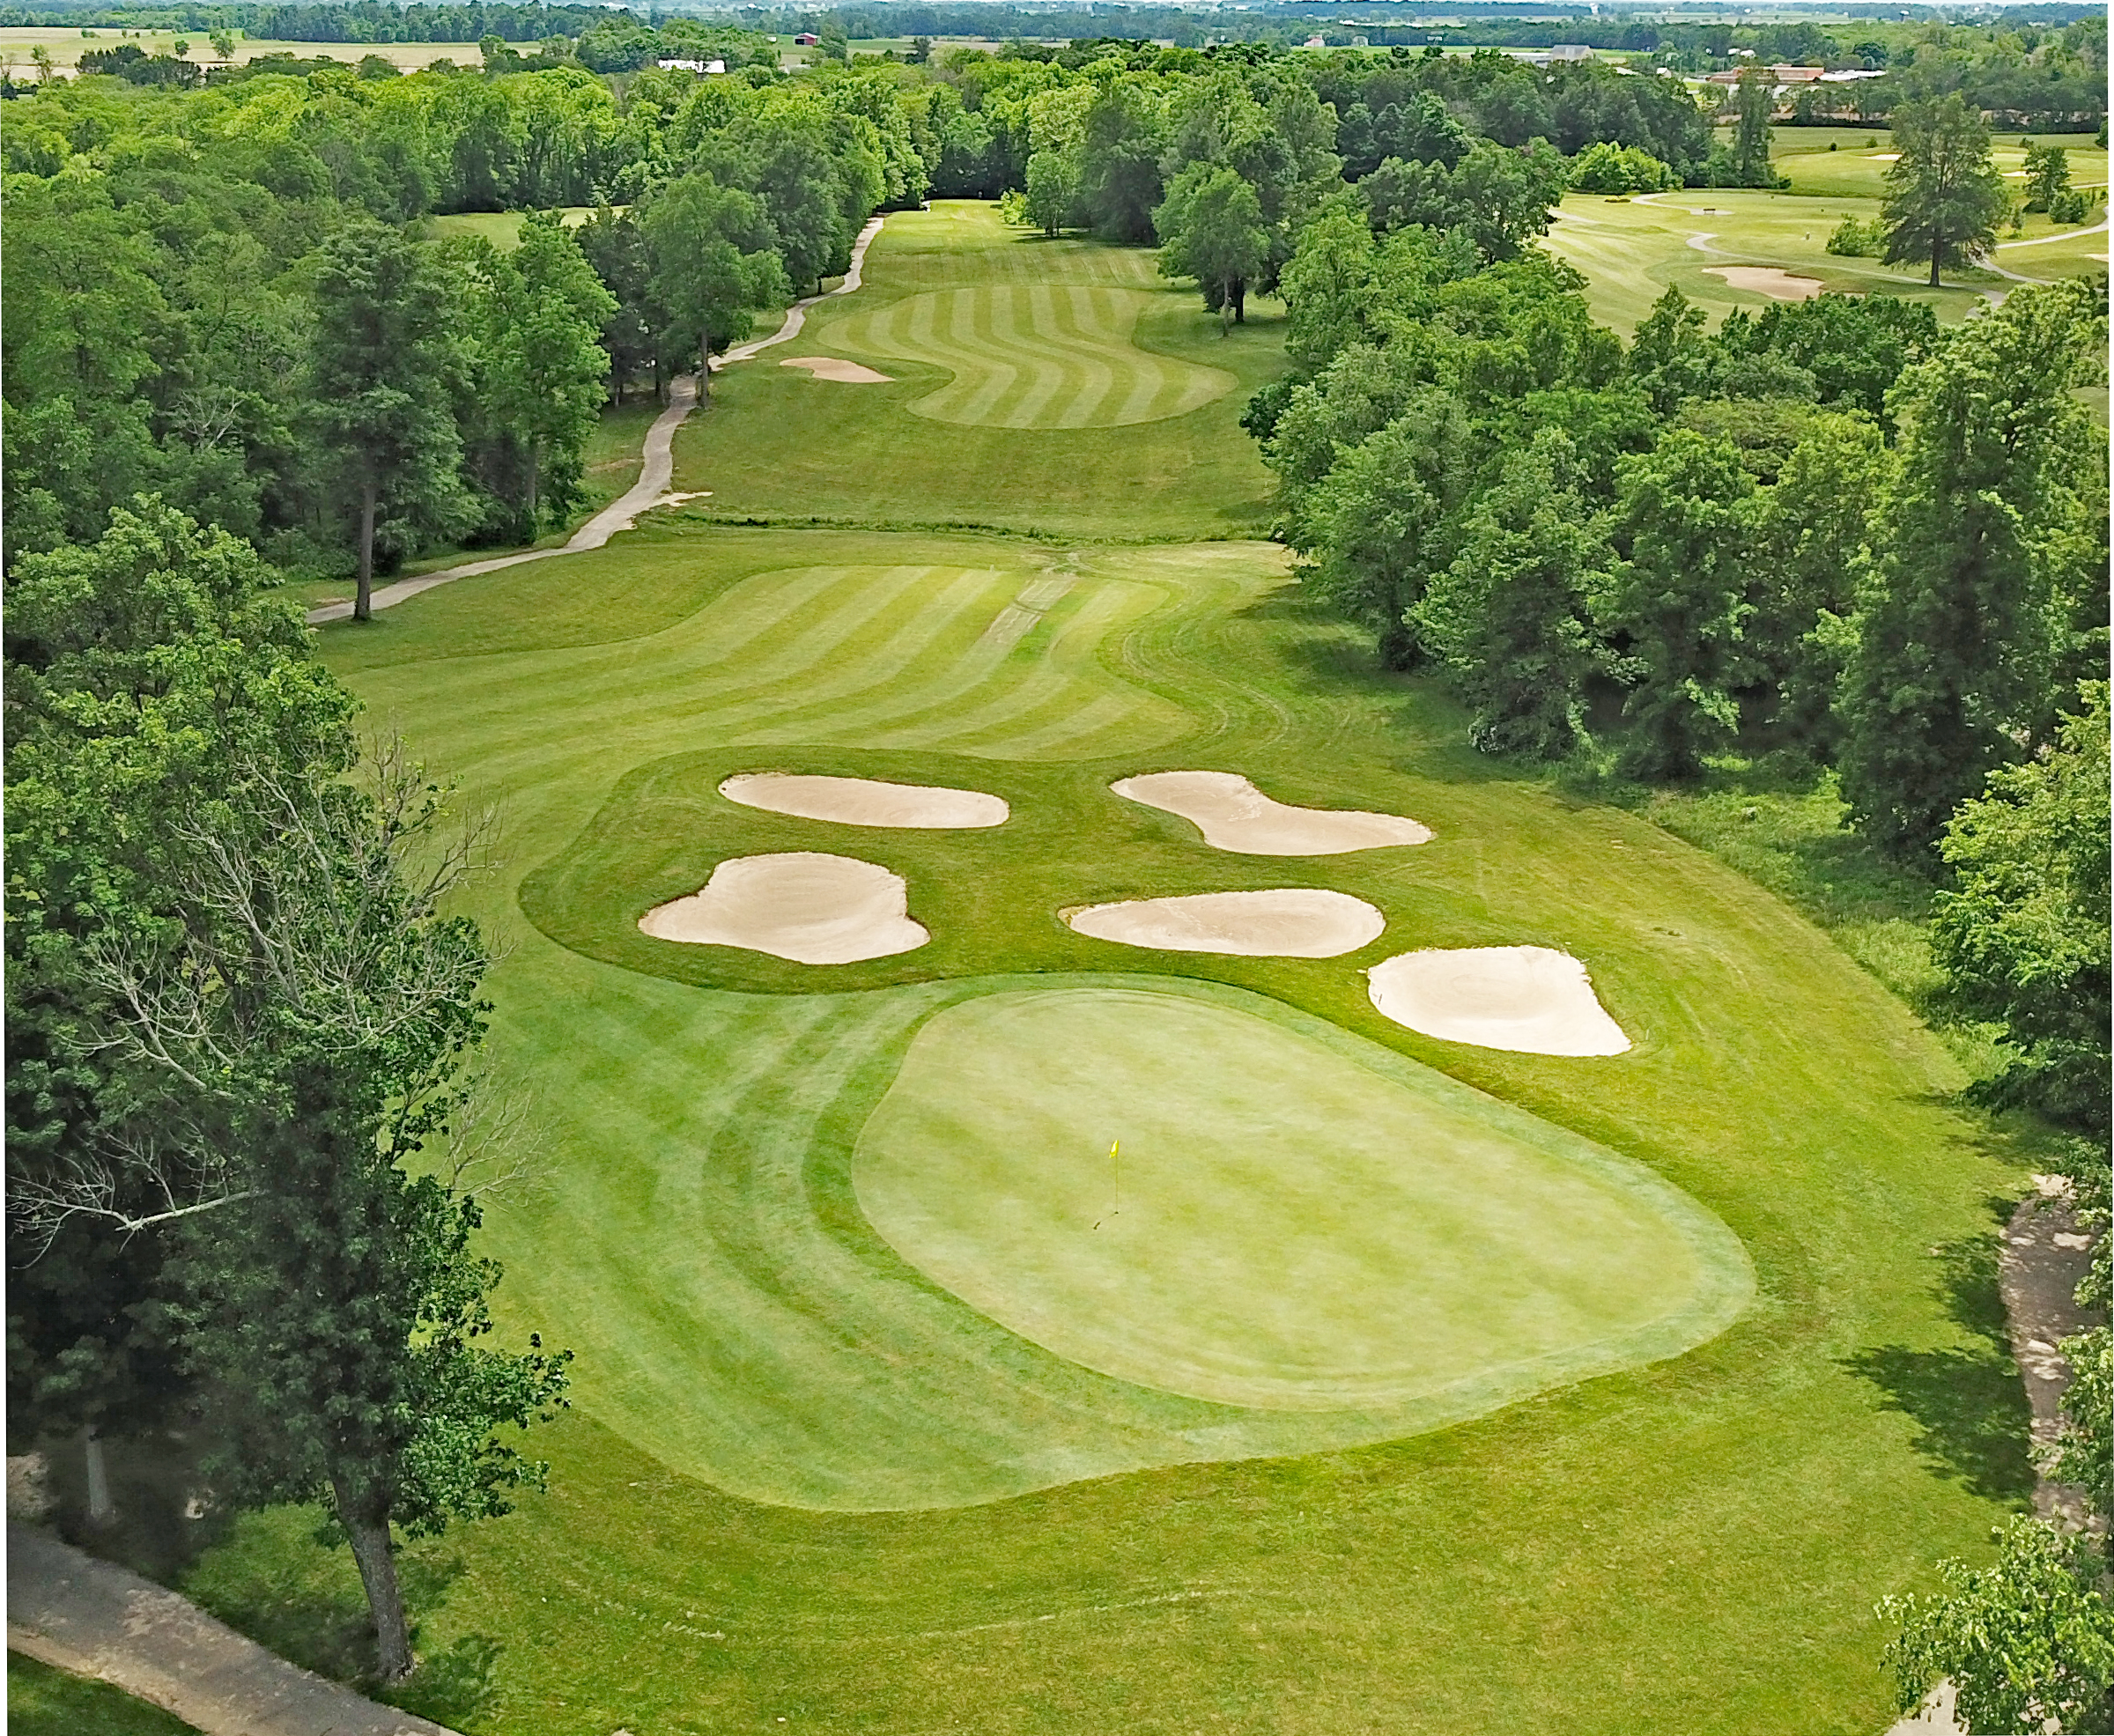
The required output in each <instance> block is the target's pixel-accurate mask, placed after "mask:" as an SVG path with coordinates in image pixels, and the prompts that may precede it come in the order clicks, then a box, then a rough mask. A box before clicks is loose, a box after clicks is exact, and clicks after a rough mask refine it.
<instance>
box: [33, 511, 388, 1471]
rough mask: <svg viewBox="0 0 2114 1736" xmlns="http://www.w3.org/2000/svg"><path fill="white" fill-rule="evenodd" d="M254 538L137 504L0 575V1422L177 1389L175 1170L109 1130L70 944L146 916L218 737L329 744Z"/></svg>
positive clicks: (118, 1100) (116, 1126)
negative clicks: (3, 1125) (2, 1098)
mask: <svg viewBox="0 0 2114 1736" xmlns="http://www.w3.org/2000/svg"><path fill="white" fill-rule="evenodd" d="M276 585H277V575H276V574H275V573H272V572H271V571H270V569H269V568H267V567H266V566H265V565H264V564H263V563H262V561H261V560H259V559H258V558H257V556H256V553H255V550H252V549H251V548H249V547H248V545H247V544H245V543H241V542H240V541H238V540H237V539H236V538H235V537H233V536H229V535H227V534H226V533H225V532H222V531H202V530H201V529H199V528H198V527H197V526H196V524H194V523H192V522H191V521H189V520H188V519H186V518H185V517H184V516H183V515H182V514H181V513H177V512H174V510H172V509H171V508H169V507H167V506H163V505H162V504H161V503H159V501H155V500H144V501H139V502H137V503H135V504H134V505H133V506H130V507H126V508H121V509H119V510H117V511H115V512H114V513H112V515H111V520H110V523H109V525H108V528H107V530H106V531H105V533H104V534H103V536H100V537H99V538H97V539H96V540H95V541H94V542H92V543H89V544H87V545H85V546H81V547H67V548H63V549H58V550H53V551H51V552H49V553H46V554H39V555H29V556H25V557H24V558H22V559H21V560H20V561H19V562H18V565H16V567H15V569H14V571H13V572H12V573H11V574H10V575H9V578H8V582H7V587H6V605H7V606H6V613H5V627H6V663H5V686H6V691H7V696H8V729H7V738H6V754H7V758H6V787H7V801H6V804H5V809H4V813H5V820H6V843H7V849H6V864H7V910H8V921H7V926H6V959H7V969H6V973H5V978H4V983H5V990H6V1023H7V1033H8V1067H7V1094H6V1095H7V1140H6V1157H7V1178H8V1189H7V1200H8V1208H9V1230H10V1233H9V1237H8V1254H9V1262H10V1271H9V1283H8V1290H7V1304H8V1343H9V1349H8V1396H9V1427H10V1429H11V1430H14V1431H15V1432H16V1433H17V1434H18V1437H24V1438H27V1437H33V1436H36V1435H40V1434H46V1435H48V1434H55V1433H58V1432H62V1431H64V1430H69V1429H83V1428H85V1429H92V1430H94V1431H97V1432H99V1433H101V1434H108V1435H122V1434H126V1433H129V1432H134V1431H137V1430H139V1429H145V1428H147V1427H149V1426H152V1425H155V1424H159V1423H162V1422H167V1421H168V1420H169V1415H168V1407H169V1406H170V1405H171V1403H172V1402H173V1401H174V1400H175V1399H176V1398H177V1397H178V1395H179V1394H181V1393H182V1392H186V1391H188V1386H189V1381H188V1376H186V1375H185V1373H184V1372H183V1370H182V1367H181V1354H180V1348H179V1347H180V1338H181V1333H180V1329H179V1328H180V1322H179V1319H178V1315H177V1312H176V1304H177V1302H178V1300H179V1290H178V1287H177V1285H176V1283H175V1281H174V1278H173V1276H172V1275H171V1272H170V1261H171V1260H172V1258H173V1256H174V1254H175V1252H177V1251H178V1244H177V1241H176V1230H177V1228H178V1226H179V1224H180V1223H181V1218H182V1216H183V1215H184V1214H185V1213H186V1212H187V1211H188V1209H189V1208H191V1207H193V1206H194V1205H195V1204H196V1203H197V1201H198V1200H199V1199H200V1197H201V1195H200V1193H199V1192H198V1190H197V1187H196V1185H195V1184H196V1180H197V1179H198V1178H196V1177H194V1176H193V1175H191V1174H188V1173H186V1172H182V1171H174V1172H173V1171H168V1170H166V1168H164V1169H156V1168H154V1167H152V1166H151V1165H149V1164H147V1163H144V1162H143V1161H142V1160H143V1158H144V1155H145V1154H144V1152H143V1150H142V1149H141V1148H140V1147H139V1146H138V1145H137V1142H136V1141H133V1140H131V1139H130V1138H129V1136H128V1126H129V1121H130V1119H131V1117H132V1112H133V1106H134V1104H135V1100H136V1099H135V1092H134V1090H133V1084H132V1082H131V1081H130V1080H129V1077H128V1076H127V1075H126V1073H125V1071H124V1069H122V1067H118V1066H117V1065H116V1064H115V1060H114V1058H113V1056H112V1055H111V1054H110V1053H108V1052H107V1051H105V1050H102V1049H100V1048H99V1047H98V1046H97V1045H95V1044H94V1042H93V1041H92V1033H93V1032H94V1031H95V1030H96V1029H97V1028H98V1027H99V1026H100V1025H102V1024H105V1023H107V1022H108V1020H109V1019H110V1018H111V1017H112V1016H114V1008H112V1006H111V1003H110V1000H109V997H108V995H107V993H105V992H104V991H103V990H101V989H100V988H98V987H97V986H95V984H94V983H93V982H92V980H91V972H90V964H91V961H92V959H93V958H94V957H97V956H99V955H100V954H101V953H104V952H106V951H107V950H108V949H112V948H115V947H124V946H128V945H132V944H135V943H137V942H139V941H140V940H141V938H142V937H144V936H151V935H152V934H154V933H155V932H156V930H157V928H158V927H159V925H161V924H163V923H164V922H166V920H168V917H169V904H168V900H167V897H166V890H165V888H166V882H167V879H168V877H169V875H170V874H171V872H172V871H173V868H174V863H175V862H176V861H177V860H178V858H179V857H180V856H181V853H182V848H183V846H182V845H181V841H180V839H179V838H178V837H177V828H178V825H179V824H180V823H181V821H182V819H183V818H184V817H185V816H188V815H191V814H193V813H195V812H196V811H197V810H198V809H201V808H202V807H203V805H204V804H205V803H207V802H211V801H212V800H213V799H214V798H215V797H217V796H218V794H221V793H223V792H224V791H225V789H226V787H228V785H229V783H230V781H231V780H232V778H233V770H232V766H233V758H234V757H235V756H236V755H238V754H240V756H242V757H250V758H272V759H278V760H282V761H284V762H285V764H287V765H292V766H295V767H299V768H305V769H307V768H313V771H314V775H316V776H319V777H323V778H328V777H329V776H332V775H334V774H335V772H336V771H337V770H338V769H340V768H341V767H342V766H343V765H344V763H345V757H346V755H347V752H348V750H349V742H350V737H349V735H348V732H347V720H348V718H349V715H350V713H351V700H350V698H349V697H348V696H347V695H346V694H345V692H344V690H343V689H342V688H340V687H339V686H338V685H337V683H336V682H334V681H332V680H331V679H330V678H329V676H328V675H327V674H326V673H325V672H324V671H323V670H322V669H321V667H320V666H318V665H317V664H315V663H314V661H312V660H311V658H310V656H309V636H308V633H307V629H306V627H305V626H304V625H303V624H302V622H301V620H300V617H299V615H298V614H297V613H296V612H295V611H294V610H293V609H292V608H291V607H289V606H288V605H287V604H286V603H285V602H283V601H282V600H280V599H279V598H278V597H277V596H276V595H273V594H272V593H273V588H274V587H275V586H276Z"/></svg>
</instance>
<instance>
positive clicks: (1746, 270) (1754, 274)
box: [1704, 265, 1821, 301]
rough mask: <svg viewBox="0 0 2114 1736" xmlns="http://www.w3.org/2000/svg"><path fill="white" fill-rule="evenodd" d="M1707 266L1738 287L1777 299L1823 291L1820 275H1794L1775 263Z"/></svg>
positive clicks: (1708, 270) (1801, 297)
mask: <svg viewBox="0 0 2114 1736" xmlns="http://www.w3.org/2000/svg"><path fill="white" fill-rule="evenodd" d="M1704 271H1705V272H1706V273H1707V274H1708V275H1709V276H1711V277H1723V278H1724V279H1725V280H1726V283H1728V284H1731V285H1732V286H1733V288H1734V289H1736V290H1753V291H1754V292H1755V293H1756V294H1757V295H1766V296H1768V297H1769V298H1770V299H1771V300H1774V301H1811V300H1812V299H1814V297H1815V296H1816V295H1818V294H1819V293H1820V292H1821V280H1820V279H1819V278H1818V277H1792V275H1791V273H1790V272H1788V271H1785V270H1781V269H1779V268H1778V267H1777V266H1774V265H1706V266H1705V267H1704Z"/></svg>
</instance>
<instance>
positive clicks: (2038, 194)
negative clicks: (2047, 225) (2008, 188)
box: [2026, 144, 2070, 211]
mask: <svg viewBox="0 0 2114 1736" xmlns="http://www.w3.org/2000/svg"><path fill="white" fill-rule="evenodd" d="M2069 185H2070V153H2069V152H2068V151H2066V150H2064V149H2063V147H2062V146H2061V145H2059V144H2029V145H2028V146H2027V147H2026V209H2027V210H2028V211H2046V210H2047V209H2048V207H2049V206H2051V204H2053V203H2055V202H2056V200H2057V199H2059V198H2060V197H2061V196H2062V195H2063V193H2064V191H2065V190H2066V188H2068V187H2069Z"/></svg>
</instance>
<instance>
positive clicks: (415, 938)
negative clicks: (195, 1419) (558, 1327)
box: [89, 750, 570, 1681]
mask: <svg viewBox="0 0 2114 1736" xmlns="http://www.w3.org/2000/svg"><path fill="white" fill-rule="evenodd" d="M368 769H369V770H370V772H371V773H372V775H371V777H370V778H369V779H366V781H365V782H364V783H354V782H351V781H346V780H334V781H322V780H318V779H315V778H314V777H313V776H308V775H303V774H299V773H294V772H290V770H289V768H286V767H285V766H283V765H277V764H274V763H270V762H262V763H245V762H243V761H241V760H237V761H236V762H235V763H234V764H233V765H232V766H231V767H230V770H231V772H232V773H233V779H232V781H231V784H230V787H228V789H227V790H226V791H225V793H224V794H221V795H220V796H219V797H218V798H217V799H214V800H211V801H209V802H204V803H203V804H201V806H200V807H199V809H197V810H196V812H195V813H193V814H192V815H190V816H187V817H185V818H184V819H182V820H181V821H179V822H178V823H177V824H176V826H175V827H174V835H175V837H176V838H177V840H178V841H179V843H180V845H181V857H180V859H179V861H178V862H177V864H176V865H175V869H174V872H173V873H172V874H171V875H170V876H169V879H168V882H167V886H166V890H167V892H168V894H169V896H170V903H171V906H172V910H171V920H170V921H169V922H168V923H166V924H165V925H164V926H163V927H162V928H161V930H160V931H159V932H158V933H155V934H148V935H140V936H136V937H133V938H131V939H130V940H129V942H127V943H125V944H121V945H113V946H110V947H107V948H106V949H102V950H100V952H99V953H98V954H96V955H95V956H94V957H92V959H91V961H90V971H89V975H90V977H91V979H92V980H94V981H95V982H96V983H97V984H98V986H100V988H101V989H102V990H103V991H104V993H105V994H107V996H108V1004H109V1005H110V1006H111V1007H112V1008H113V1009H114V1016H113V1017H112V1018H111V1019H110V1020H109V1022H108V1023H107V1025H105V1026H104V1028H103V1029H101V1030H100V1031H99V1032H98V1033H97V1037H98V1039H99V1040H100V1042H101V1043H102V1044H103V1045H106V1047H107V1050H108V1052H109V1053H113V1054H114V1055H115V1057H116V1058H117V1059H118V1060H120V1062H121V1063H122V1064H123V1065H125V1066H126V1067H129V1069H131V1071H132V1073H133V1076H134V1077H135V1079H136V1080H137V1104H136V1108H135V1112H134V1115H133V1118H132V1120H133V1127H132V1134H133V1138H134V1140H135V1141H136V1144H137V1146H138V1148H139V1149H142V1150H143V1151H144V1152H146V1153H147V1157H146V1161H148V1162H150V1163H155V1164H157V1165H167V1166H171V1167H181V1170H182V1171H183V1172H184V1173H186V1174H188V1175H190V1176H193V1177H195V1178H197V1185H198V1186H199V1187H200V1189H201V1193H202V1198H201V1200H200V1201H199V1205H198V1208H197V1212H196V1215H193V1216H192V1217H191V1218H190V1219H189V1220H188V1223H187V1230H188V1236H187V1238H186V1239H187V1242H188V1249H187V1257H186V1261H185V1267H186V1286H187V1289H188V1294H189V1304H188V1314H189V1319H188V1333H187V1338H188V1346H189V1348H190V1352H191V1355H192V1357H193V1359H194V1360H195V1362H196V1364H197V1366H198V1367H199V1368H200V1370H202V1371H203V1372H204V1373H205V1374H207V1375H208V1376H210V1377H211V1379H212V1381H213V1383H214V1385H215V1388H216V1390H217V1391H218V1392H219V1393H220V1394H221V1395H222V1401H221V1404H220V1406H219V1408H218V1413H217V1415H216V1421H217V1422H218V1430H219V1432H220V1434H221V1436H222V1437H223V1439H224V1443H225V1445H224V1448H223V1450H222V1451H220V1452H218V1453H217V1454H215V1455H214V1456H213V1458H212V1459H211V1461H210V1467H209V1468H210V1470H211V1474H212V1475H213V1476H214V1478H215V1481H216V1487H217V1488H218V1489H220V1490H222V1491H223V1492H224V1494H225V1496H228V1497H229V1498H232V1499H233V1500H234V1501H236V1502H238V1503H246V1504H254V1505H263V1504H266V1503H280V1502H302V1501H314V1500H319V1499H320V1500H322V1501H324V1502H326V1503H328V1505H329V1511H330V1513H331V1516H332V1520H333V1523H334V1525H336V1527H337V1528H338V1529H339V1530H341V1531H342V1533H343V1534H344V1538H345V1540H347V1541H348V1542H349V1543H350V1544H351V1548H352V1554H353V1557H354V1559H355V1560H356V1561H357V1562H358V1567H359V1572H360V1579H361V1582H362V1584H363V1585H364V1586H365V1588H366V1594H367V1601H368V1606H369V1608H370V1609H371V1611H372V1613H373V1619H374V1625H375V1634H376V1656H377V1667H378V1671H379V1673H380V1674H381V1678H382V1680H384V1681H396V1680H399V1679H400V1678H402V1677H403V1675H405V1674H406V1673H409V1671H410V1667H411V1661H412V1660H411V1653H410V1632H409V1627H408V1623H407V1621H406V1619H405V1614H404V1608H403V1595H402V1592H401V1591H400V1589H399V1587H398V1585H397V1580H396V1570H395V1538H394V1535H393V1530H401V1531H402V1532H403V1533H405V1534H407V1535H410V1536H420V1535H431V1534H433V1533H438V1532H440V1530H442V1529H444V1528H445V1527H446V1526H447V1524H448V1523H449V1522H450V1521H451V1520H453V1519H457V1518H483V1517H489V1516H494V1515H498V1514H500V1513H504V1512H506V1511H507V1498H506V1497H507V1495H508V1492H509V1491H511V1490H512V1489H517V1488H520V1487H522V1486H524V1485H528V1486H532V1487H540V1486H541V1484H542V1482H543V1476H544V1470H545V1467H543V1466H541V1465H537V1464H534V1463H531V1462H529V1461H528V1460H526V1459H523V1458H522V1457H521V1454H520V1453H519V1452H516V1451H515V1449H514V1447H513V1446H511V1445H510V1444H506V1443H505V1442H504V1441H502V1440H500V1439H499V1438H497V1437H496V1431H497V1430H498V1429H500V1428H502V1427H509V1426H510V1427H514V1428H521V1429H525V1428H527V1427H528V1425H529V1424H530V1423H531V1422H535V1421H537V1420H539V1419H547V1418H548V1417H549V1416H550V1415H551V1413H552V1411H553V1408H554V1407H556V1406H558V1404H560V1403H561V1402H562V1394H563V1392H564V1389H565V1379H566V1376H565V1365H566V1363H567V1362H568V1361H569V1360H570V1357H569V1355H568V1354H566V1353H550V1352H546V1351H544V1350H543V1348H542V1346H541V1344H540V1341H537V1340H536V1339H533V1338H532V1339H531V1340H530V1341H529V1347H528V1349H527V1350H525V1351H521V1352H507V1351H501V1350H498V1349H494V1348H489V1347H487V1346H485V1345H483V1344H480V1343H479V1342H478V1341H479V1340H480V1339H484V1338H485V1337H487V1336H488V1335H489V1334H490V1333H492V1319H491V1314H490V1307H489V1296H490V1292H491V1290H492V1287H493V1285H495V1284H496V1283H497V1282H499V1267H498V1266H497V1265H496V1264H494V1263H493V1262H492V1261H490V1260H484V1259H483V1258H481V1257H479V1256H478V1255H477V1254H476V1253H475V1252H473V1251H472V1249H471V1246H470V1243H471V1237H473V1235H474V1234H475V1232H476V1230H477V1228H478V1225H479V1223H480V1215H479V1208H478V1206H477V1199H476V1196H475V1194H474V1193H472V1192H470V1191H469V1190H468V1188H467V1187H466V1186H465V1185H464V1183H465V1178H466V1174H467V1171H466V1169H465V1164H466V1162H467V1161H468V1160H469V1157H470V1156H472V1155H473V1153H474V1149H475V1148H474V1144H473V1145H469V1147H468V1149H466V1141H465V1139H464V1134H466V1133H467V1132H468V1129H467V1128H466V1127H464V1117H465V1115H466V1112H467V1111H468V1108H469V1099H470V1094H469V1089H468V1087H467V1086H466V1084H465V1082H464V1077H463V1072H464V1067H465V1066H466V1064H467V1063H468V1061H469V1059H470V1057H471V1056H472V1054H473V1053H474V1052H475V1050H476V1049H477V1045H478V1044H479V1042H480V1041H481V1040H482V1037H483V1031H484V1020H483V1014H484V1003H483V1002H482V1001H480V1000H479V999H478V997H477V989H478V986H479V982H480V980H481V979H482V976H483V973H484V966H485V954H484V946H483V942H482V940H481V938H480V937H479V935H478V934H477V928H476V926H475V925H474V924H473V923H471V922H470V921H469V919H467V918H464V917H449V916H445V915H443V914H441V913H440V907H441V905H442V904H443V902H444V901H445V900H446V899H447V896H448V894H449V892H450V891H451V890H452V889H453V888H454V887H455V884H456V883H458V881H459V880H460V878H461V876H462V873H463V872H464V871H465V870H466V869H467V868H470V867H471V866H474V861H473V856H472V852H473V851H474V848H475V843H474V838H472V837H470V836H469V835H467V834H465V835H463V836H460V837H455V838H450V837H449V836H447V834H446V833H445V831H444V829H443V824H442V822H443V815H444V809H443V807H442V804H441V802H440V792H438V791H436V789H435V787H433V786H432V784H431V783H430V782H429V781H428V780H427V779H425V776H424V774H423V773H422V772H420V770H419V769H418V767H417V766H415V765H410V764H408V763H407V762H406V761H404V760H403V758H402V757H401V755H400V753H396V752H392V751H388V750H385V751H384V752H383V753H382V754H381V755H380V756H379V757H377V758H376V759H375V760H374V761H373V762H372V763H371V765H370V766H369V767H368ZM451 1134H453V1135H454V1137H453V1138H452V1139H451V1138H450V1135H451ZM436 1163H438V1164H439V1165H440V1167H439V1168H438V1171H436V1168H435V1165H436Z"/></svg>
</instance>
